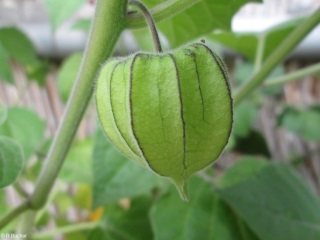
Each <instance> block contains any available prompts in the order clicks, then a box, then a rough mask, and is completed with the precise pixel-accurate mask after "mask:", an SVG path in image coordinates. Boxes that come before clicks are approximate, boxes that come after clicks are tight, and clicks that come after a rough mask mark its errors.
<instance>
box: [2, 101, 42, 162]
mask: <svg viewBox="0 0 320 240" xmlns="http://www.w3.org/2000/svg"><path fill="white" fill-rule="evenodd" d="M45 127H46V124H45V122H44V121H43V120H42V119H40V118H39V117H38V116H37V115H36V114H35V113H34V112H32V111H30V110H28V109H26V108H19V107H13V108H9V109H8V117H7V120H6V122H5V123H4V124H3V125H1V126H0V134H1V135H4V136H7V137H10V138H12V139H14V140H16V141H17V142H19V143H20V144H21V145H22V149H23V151H24V155H25V158H26V160H28V159H29V158H30V156H31V155H32V154H33V153H35V151H36V150H38V149H39V148H40V146H41V144H42V142H43V140H44V131H45Z"/></svg>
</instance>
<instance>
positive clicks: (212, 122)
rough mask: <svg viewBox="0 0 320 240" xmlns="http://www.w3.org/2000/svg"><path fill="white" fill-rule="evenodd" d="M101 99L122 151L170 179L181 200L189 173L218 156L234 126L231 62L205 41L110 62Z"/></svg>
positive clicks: (103, 117)
mask: <svg viewBox="0 0 320 240" xmlns="http://www.w3.org/2000/svg"><path fill="white" fill-rule="evenodd" d="M96 104H97V110H98V115H99V119H100V122H101V125H102V127H103V129H104V131H105V133H106V135H107V136H108V138H109V139H110V141H111V142H112V143H113V144H114V145H115V146H116V147H117V148H118V149H119V151H121V152H122V153H123V154H124V155H125V156H127V157H128V158H130V159H133V160H135V161H136V162H138V163H139V164H141V165H143V166H145V167H148V168H150V169H152V170H153V171H154V172H156V173H158V174H159V175H161V176H165V177H169V178H171V179H172V180H173V181H174V182H175V184H176V186H177V188H178V190H179V192H180V195H181V197H182V198H183V199H187V179H188V177H189V176H190V175H192V174H193V173H195V172H196V171H198V170H201V169H203V168H205V167H206V166H208V165H209V164H210V163H212V162H213V161H215V160H216V159H217V158H218V157H219V155H220V154H221V152H222V150H223V149H224V147H225V146H226V144H227V142H228V138H229V136H230V132H231V128H232V98H231V93H230V88H229V84H228V76H227V72H226V68H225V66H224V64H223V62H222V61H221V60H220V58H219V57H218V56H217V55H216V54H214V53H213V52H212V51H211V50H210V49H209V48H208V47H207V46H206V45H204V44H202V43H194V44H191V45H189V46H184V47H181V48H179V49H177V50H174V51H172V52H168V53H142V52H139V53H135V54H134V55H131V56H129V57H124V58H115V59H111V60H109V61H107V62H106V63H105V64H104V65H103V66H102V68H101V71H100V73H99V75H98V81H97V87H96Z"/></svg>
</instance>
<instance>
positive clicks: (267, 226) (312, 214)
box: [217, 163, 320, 240]
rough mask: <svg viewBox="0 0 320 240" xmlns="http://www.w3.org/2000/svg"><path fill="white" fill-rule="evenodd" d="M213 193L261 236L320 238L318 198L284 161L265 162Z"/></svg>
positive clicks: (297, 239) (264, 239)
mask: <svg viewBox="0 0 320 240" xmlns="http://www.w3.org/2000/svg"><path fill="white" fill-rule="evenodd" d="M217 193H218V195H219V196H220V197H221V198H222V199H223V200H225V201H226V202H227V203H228V204H229V205H230V206H231V207H232V209H234V210H235V211H236V212H237V213H238V214H239V216H240V217H241V218H243V219H244V220H245V222H246V223H247V224H248V226H249V227H250V228H251V229H252V230H253V231H254V232H255V233H256V234H257V236H258V237H259V238H261V239H262V240H271V239H272V240H283V239H290V240H301V239H308V240H317V239H320V215H319V212H320V201H319V199H318V197H317V196H316V195H315V194H314V193H313V192H311V191H310V189H309V188H308V187H307V186H306V185H305V183H304V182H303V181H302V180H301V179H300V178H299V177H298V176H297V175H296V174H295V172H294V171H293V170H292V169H291V168H290V167H289V166H287V165H285V164H282V163H278V164H269V165H266V166H265V167H262V168H260V171H255V172H254V174H252V176H250V177H247V178H246V179H245V180H244V181H240V182H237V181H236V182H235V184H233V185H232V186H227V187H224V188H221V189H219V190H217Z"/></svg>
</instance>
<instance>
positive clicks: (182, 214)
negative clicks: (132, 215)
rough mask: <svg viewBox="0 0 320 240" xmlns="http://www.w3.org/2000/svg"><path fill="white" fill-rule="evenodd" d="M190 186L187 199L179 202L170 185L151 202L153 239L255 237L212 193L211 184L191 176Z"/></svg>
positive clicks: (182, 239)
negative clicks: (159, 197) (162, 194)
mask: <svg viewBox="0 0 320 240" xmlns="http://www.w3.org/2000/svg"><path fill="white" fill-rule="evenodd" d="M189 187H190V201H189V202H182V201H181V199H180V198H179V196H178V194H177V193H176V192H175V191H174V189H173V188H171V191H170V192H169V193H168V194H167V195H165V196H163V197H162V198H161V199H159V200H158V201H157V202H156V203H155V204H154V205H153V206H152V209H151V212H150V218H151V224H152V229H153V231H154V234H155V239H157V240H167V239H175V240H193V239H194V240H198V239H210V240H235V239H237V240H249V239H250V240H252V239H257V238H256V237H254V235H253V234H252V233H251V232H250V230H249V229H248V228H247V227H246V225H245V224H244V223H243V222H242V220H241V219H240V218H239V217H238V216H237V215H236V214H235V213H234V212H233V211H232V210H231V209H230V208H229V207H228V206H227V205H226V204H225V203H223V202H222V201H221V200H220V199H219V198H217V197H216V196H215V195H213V187H212V186H211V184H209V183H208V182H204V181H203V180H201V179H199V178H198V177H192V178H191V180H190V184H189ZM240 226H241V227H240Z"/></svg>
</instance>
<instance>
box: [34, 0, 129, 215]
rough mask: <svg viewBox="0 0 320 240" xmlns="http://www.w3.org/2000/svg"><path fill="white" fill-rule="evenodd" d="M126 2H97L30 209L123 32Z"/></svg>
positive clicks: (39, 202)
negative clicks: (82, 56)
mask: <svg viewBox="0 0 320 240" xmlns="http://www.w3.org/2000/svg"><path fill="white" fill-rule="evenodd" d="M126 9H127V0H108V1H106V0H98V2H97V5H96V13H95V17H94V20H93V25H92V28H91V34H90V39H89V42H88V45H87V48H86V51H85V56H84V58H83V61H82V64H81V68H80V69H81V71H80V73H79V75H78V79H77V81H76V83H75V85H74V87H73V90H72V92H71V96H70V98H69V101H68V104H67V107H66V110H65V113H64V117H63V119H62V122H61V124H60V127H59V130H58V132H57V134H56V136H55V138H54V142H53V144H52V146H51V148H50V150H49V153H48V156H47V158H46V160H45V165H44V167H43V169H42V171H41V173H40V177H39V179H38V181H37V184H36V187H35V192H34V193H33V195H32V196H31V206H32V207H33V208H35V209H39V208H41V207H42V206H43V205H44V204H45V202H46V199H47V196H48V194H49V192H50V190H51V188H52V186H53V183H54V181H55V179H56V177H57V176H58V173H59V171H60V168H61V166H62V164H63V161H64V158H65V156H66V154H67V152H68V149H69V147H70V144H71V143H72V140H73V138H74V135H75V133H76V131H77V129H78V126H79V124H80V121H81V119H82V117H83V114H84V112H85V110H86V108H87V105H88V103H89V101H90V99H91V96H92V93H93V89H94V81H95V75H96V73H97V71H98V69H99V67H100V64H101V63H102V62H103V61H105V60H106V58H108V57H109V56H110V55H111V54H112V51H113V48H114V46H115V44H116V41H117V40H118V37H119V36H120V33H121V32H122V30H123V29H124V21H125V16H126Z"/></svg>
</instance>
